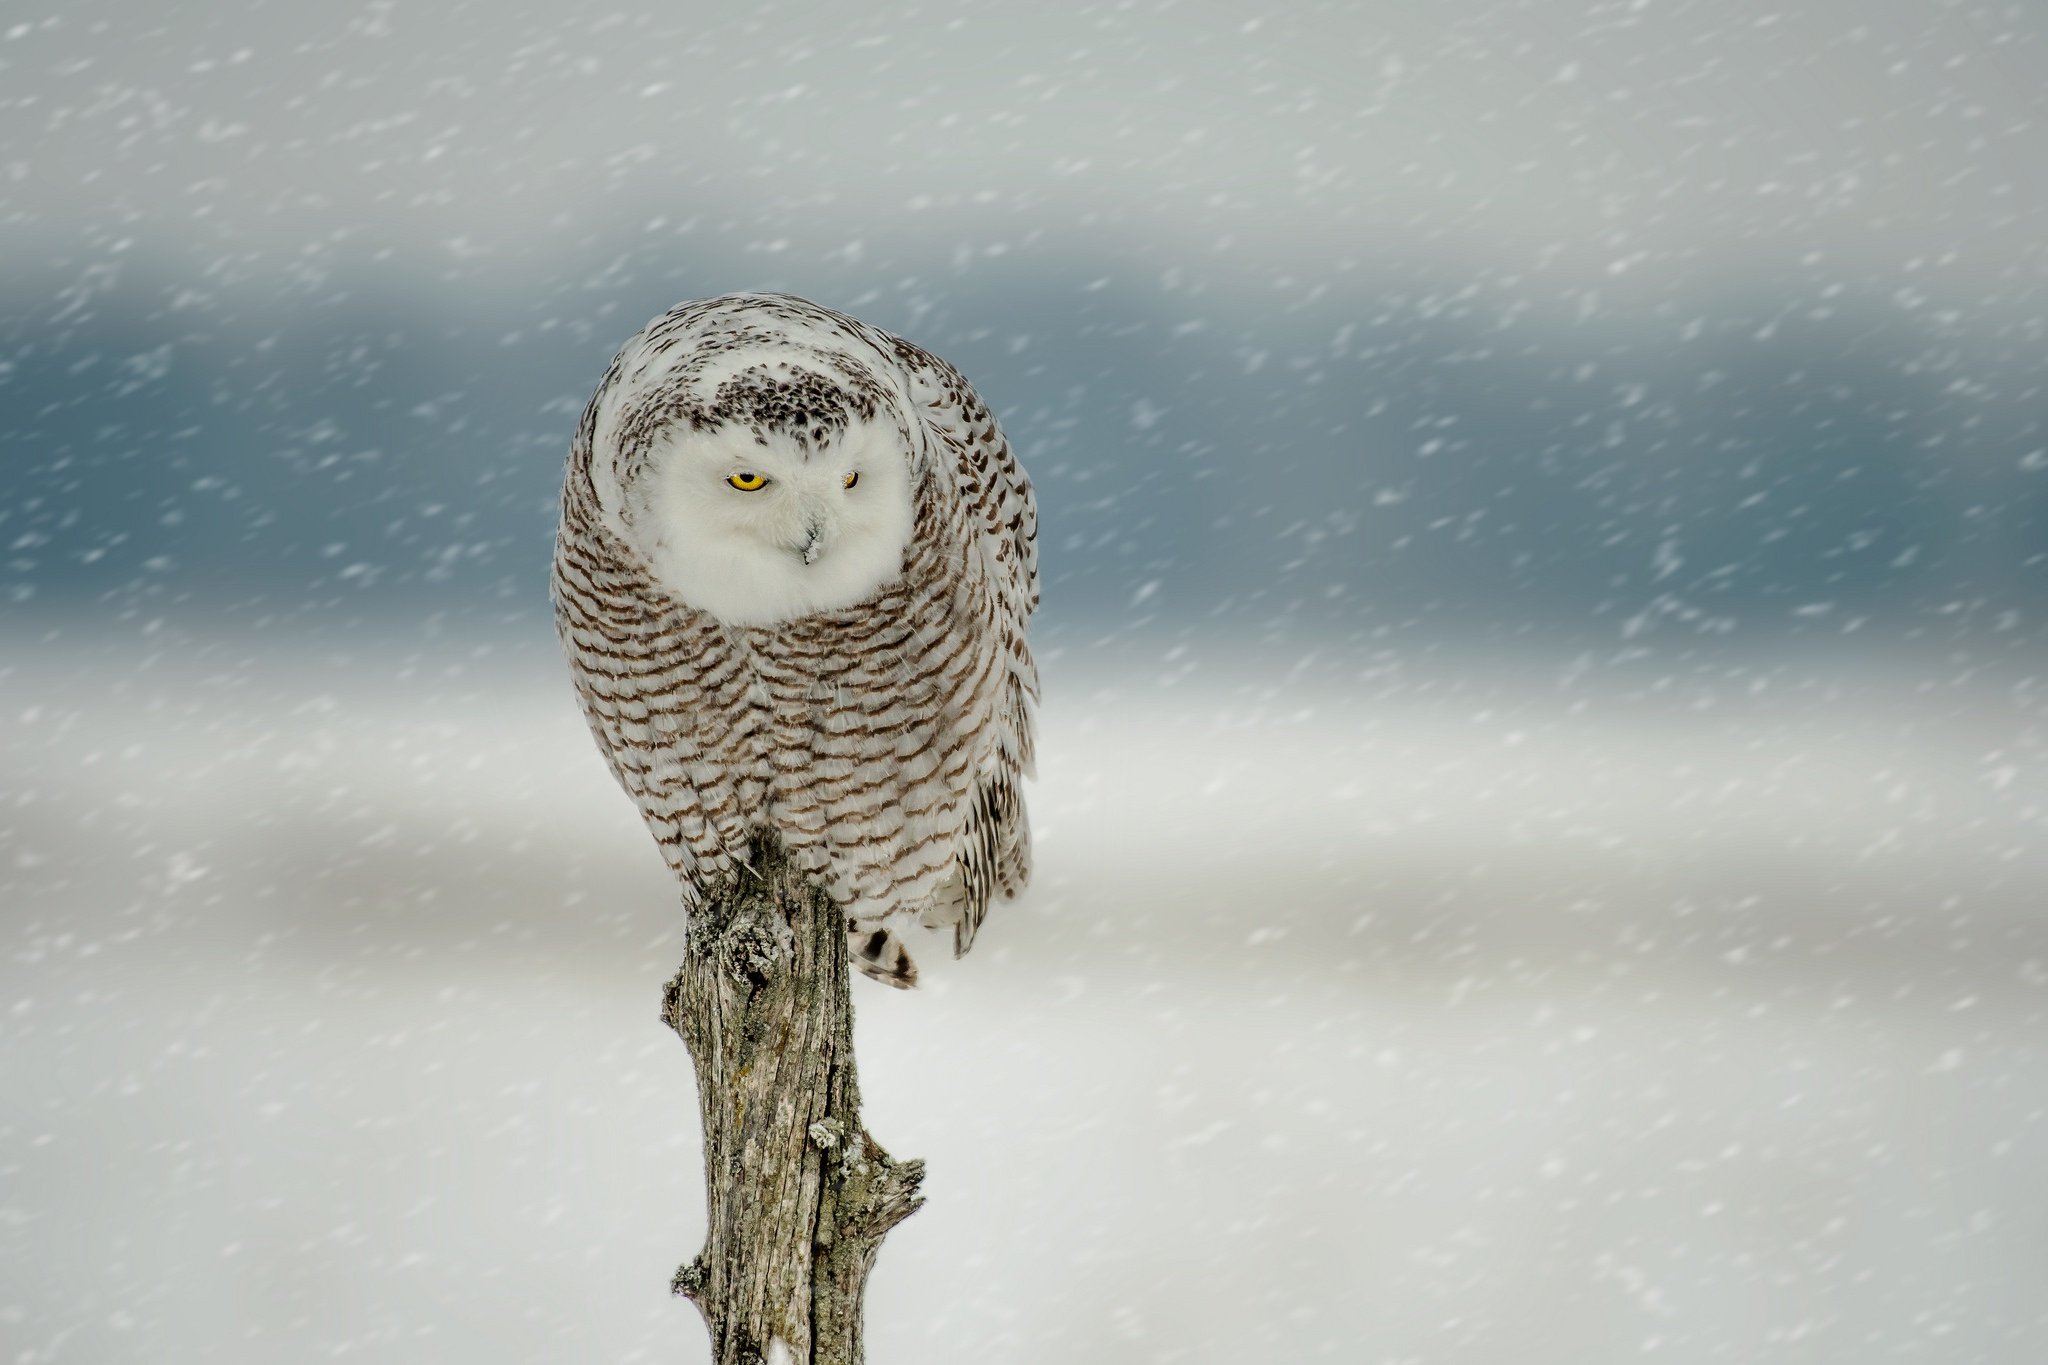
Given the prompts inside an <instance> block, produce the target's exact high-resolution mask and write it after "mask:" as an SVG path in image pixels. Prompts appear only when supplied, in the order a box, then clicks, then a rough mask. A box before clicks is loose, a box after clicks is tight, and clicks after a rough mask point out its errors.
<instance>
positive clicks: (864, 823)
mask: <svg viewBox="0 0 2048 1365" xmlns="http://www.w3.org/2000/svg"><path fill="white" fill-rule="evenodd" d="M714 306H715V308H714ZM692 309H694V310H698V311H697V313H696V314H695V325H696V326H697V327H698V328H699V329H700V330H701V329H702V328H703V327H704V326H706V325H712V326H716V325H718V324H719V323H720V322H722V321H723V319H725V318H727V317H735V318H743V319H744V320H745V321H746V322H747V323H748V324H749V325H766V324H767V323H770V322H773V321H774V320H776V319H778V318H783V317H786V316H789V315H791V314H792V313H794V316H795V317H796V318H797V319H798V320H799V322H800V325H801V326H802V328H803V329H804V334H805V341H806V344H808V345H813V346H815V345H816V344H817V337H818V336H819V334H820V333H821V332H823V333H826V334H835V333H836V334H840V335H843V336H844V337H845V344H846V346H847V348H848V350H849V351H852V352H855V353H857V354H858V357H859V360H860V362H861V363H863V364H891V363H893V364H895V365H897V366H898V367H899V368H900V378H901V379H902V381H903V386H904V392H905V393H906V394H907V396H908V397H909V399H910V402H911V406H912V407H913V408H914V409H915V411H914V412H913V413H912V414H911V416H912V418H913V420H916V421H918V422H921V423H922V424H923V426H924V430H925V434H926V436H927V437H928V445H927V450H928V453H927V454H925V455H923V456H922V458H920V457H918V455H917V454H916V453H914V452H905V457H906V458H907V459H913V461H914V467H915V468H917V470H918V473H917V475H916V481H915V484H914V495H915V530H914V532H913V534H912V536H911V538H910V541H909V544H908V545H907V547H906V549H905V551H904V561H903V572H902V575H901V577H900V578H898V579H897V580H895V581H893V582H891V583H887V584H885V585H884V586H883V587H882V588H881V589H880V590H879V591H878V592H877V593H876V594H875V595H874V596H873V597H871V598H869V599H868V600H866V601H864V602H861V603H858V604H856V605H854V606H852V607H848V608H844V609H841V610H837V611H830V612H824V613H820V614H817V615H813V616H806V617H801V618H799V619H796V620H792V621H786V622H782V623H779V624H776V625H772V626H735V625H729V624H726V623H724V622H721V621H719V620H717V619H716V618H714V617H712V616H710V615H709V614H708V613H706V612H703V611H701V610H698V609H696V608H693V607H691V606H689V605H687V604H685V603H683V602H681V601H678V600H676V599H675V598H674V597H673V596H671V595H670V594H668V593H667V592H666V591H665V590H664V589H662V588H661V587H659V586H658V585H657V584H656V583H655V582H654V581H653V580H652V578H651V577H650V575H649V573H648V571H647V568H646V566H645V565H644V564H642V563H640V562H639V561H638V560H637V558H636V556H635V555H634V554H633V553H632V552H631V550H630V549H629V548H628V547H627V546H626V545H625V544H624V543H623V542H622V541H621V539H620V538H619V537H618V536H617V535H615V534H614V533H613V532H612V530H611V529H610V528H609V527H607V526H606V524H605V523H604V521H603V519H602V517H601V516H600V515H599V510H598V505H597V495H596V493H595V491H594V489H593V486H592V475H591V469H592V462H593V459H603V458H605V457H606V454H607V452H605V451H602V450H594V449H593V432H594V428H595V425H596V424H595V422H594V421H593V419H592V417H591V415H590V413H594V412H595V411H596V410H597V408H598V406H599V404H600V403H601V402H603V401H606V400H607V395H608V394H609V393H610V391H611V390H612V388H613V387H614V385H615V384H616V383H617V382H618V376H619V374H620V372H621V369H622V362H623V361H624V360H625V359H626V357H627V355H628V353H629V352H632V351H633V350H634V347H635V345H639V346H641V347H642V349H643V350H644V349H645V348H646V346H647V345H648V344H650V343H649V338H653V339H654V340H655V341H656V342H665V341H666V340H667V338H668V337H670V336H672V335H673V334H674V333H675V331H676V329H677V328H678V327H679V326H681V325H682V323H680V322H678V319H682V320H683V322H689V321H690V320H691V318H690V312H689V310H692ZM705 310H711V311H705ZM590 413H586V417H585V421H584V423H583V424H582V427H581V428H580V429H579V432H578V436H577V441H576V444H575V446H574V447H573V448H572V450H571V453H570V464H569V475H568V479H567V482H566V485H565V488H564V492H563V501H562V521H561V528H560V532H559V535H558V537H557V545H556V554H555V563H554V575H553V596H554V598H555V605H556V619H557V625H558V627H559V629H560V632H561V636H562V640H563V643H564V645H565V647H566V649H567V652H568V656H569V661H570V666H571V672H572V675H573V677H574V679H575V683H576V688H577V692H578V694H579V696H580V698H581V700H582V704H583V708H584V712H585V714H586V716H587V717H588V719H589V721H590V726H591V730H592V732H593V734H594V735H595V736H596V738H597V742H598V747H599V749H600V750H602V751H603V753H604V754H605V757H606V759H607V760H608V762H609V763H610V765H611V768H612V771H613V773H614V775H615V776H616V777H617V778H618V780H619V782H620V784H621V785H622V786H623V787H624V788H625V790H626V791H627V792H628V794H630V795H631V796H632V798H633V799H634V801H635V803H636V804H637V805H638V806H639V808H640V811H641V814H642V815H643V817H644V818H645V819H646V821H647V824H648V827H649V829H650V830H651V831H652V832H653V834H654V837H655V839H656V840H657V842H658V843H659V844H660V846H661V850H662V853H663V856H664V857H665V858H666V859H667V860H668V863H669V865H670V866H671V867H672V868H673V869H674V870H675V871H676V873H677V874H678V876H679V878H680V879H681V881H682V883H683V886H684V890H685V901H686V903H694V901H695V900H696V899H697V898H698V897H700V896H701V895H703V894H704V893H705V892H707V891H708V890H710V889H711V888H712V887H714V886H715V885H717V884H718V883H720V882H721V881H722V880H724V879H726V878H728V877H730V876H732V875H734V874H735V873H736V871H737V869H738V868H740V867H742V866H744V865H745V864H746V863H747V860H748V857H749V850H750V846H751V844H752V841H753V837H754V832H755V831H756V830H760V829H766V830H770V831H773V832H774V833H775V834H776V835H778V836H779V837H780V838H781V840H782V842H783V844H784V846H785V847H787V848H788V849H789V850H790V852H791V854H792V856H794V857H796V858H797V859H798V861H799V863H800V865H801V866H803V867H804V868H805V869H806V870H807V871H808V872H810V873H812V874H813V875H815V876H817V877H818V878H819V880H820V881H821V883H822V884H823V885H824V886H825V887H826V888H827V890H828V891H829V892H830V893H831V894H832V896H833V897H834V898H835V899H836V900H838V901H839V902H841V903H842V904H843V905H844V906H845V908H846V910H847V913H848V917H849V921H850V923H851V924H852V925H854V926H855V927H856V932H855V934H854V942H855V944H856V945H857V951H856V957H857V959H859V960H861V963H862V965H863V968H864V969H865V970H868V971H869V972H870V974H871V975H878V976H882V977H883V978H884V979H889V980H891V981H892V984H899V985H900V984H908V982H909V980H911V979H914V970H915V969H914V968H913V967H911V965H910V963H909V960H908V958H907V957H906V956H904V955H903V951H902V948H901V946H900V945H899V944H897V943H895V942H894V940H893V937H891V936H890V935H889V934H888V933H887V932H886V930H884V929H883V928H882V927H881V922H882V920H883V919H884V918H885V917H887V916H891V915H896V914H899V913H901V914H915V915H918V916H920V917H921V918H922V919H923V921H924V922H925V923H926V924H928V925H933V926H940V925H945V924H951V925H952V926H953V929H954V946H955V951H956V953H964V952H965V951H966V950H967V948H968V946H969V945H970V944H971V943H972V942H973V940H974V936H975V931H976V930H977V929H978V928H979V927H980V925H981V921H982V917H983V915H984V914H985V913H986V910H987V906H988V902H989V900H990V899H991V898H992V897H993V896H994V894H995V893H997V892H998V891H1000V892H1003V893H1005V894H1012V895H1014V894H1015V893H1016V892H1017V891H1019V890H1021V889H1022V887H1023V885H1024V883H1025V881H1026V880H1027V878H1028V877H1029V875H1030V831H1029V826H1028V822H1027V820H1026V816H1025V811H1024V804H1023V799H1022V793H1021V791H1020V789H1019V783H1020V780H1021V778H1022V777H1023V776H1024V775H1026V774H1027V773H1028V772H1029V770H1030V766H1031V757H1032V754H1031V751H1032V741H1031V735H1032V725H1033V721H1032V710H1033V707H1034V706H1035V704H1036V700H1037V675H1036V671H1035V668H1034V666H1033V663H1032V659H1031V654H1030V650H1029V645H1028V642H1027V640H1026V638H1025V624H1026V622H1027V620H1028V618H1029V616H1030V614H1031V611H1032V609H1033V608H1034V607H1035V606H1036V604H1037V596H1038V593H1037V561H1036V548H1035V538H1036V530H1037V517H1036V510H1035V507H1034V505H1033V499H1032V494H1031V487H1030V484H1029V482H1028V481H1027V480H1026V479H1025V478H1024V476H1023V473H1022V471H1021V470H1020V469H1019V468H1018V466H1017V463H1016V460H1015V458H1014V457H1013V456H1012V454H1011V452H1010V449H1009V446H1008V444H1007V442H1005V441H1004V439H1003V437H1002V435H1001V433H1000V432H999V431H998V430H997V428H996V424H995V421H994V419H993V418H992V417H991V416H989V414H988V411H987V409H986V408H985V407H984V406H983V405H982V404H981V402H980V400H979V399H978V398H977V397H976V396H975V395H974V393H973V390H972V389H971V388H969V387H968V386H967V383H966V381H965V380H964V379H962V378H961V377H960V376H959V374H958V373H957V372H956V371H954V370H953V369H952V367H951V366H949V365H946V364H945V362H943V361H940V360H938V359H936V358H935V357H932V356H930V355H928V354H927V353H925V352H923V351H921V350H918V349H917V348H916V347H913V346H910V345H909V344H908V343H905V342H901V341H898V340H897V339H896V338H893V337H890V336H888V335H887V334H886V333H880V332H877V331H875V330H874V329H872V328H867V327H865V326H864V325H863V324H860V323H857V322H854V321H853V320H851V319H847V318H843V317H842V316H840V315H838V314H835V313H830V312H829V311H828V310H824V309H818V308H816V307H815V306H814V305H810V304H805V303H803V302H802V301H801V300H791V299H787V298H785V297H783V296H759V295H756V296H740V297H738V298H735V299H727V300H711V301H707V302H706V303H702V304H694V305H685V307H684V308H681V309H677V310H675V311H674V312H672V313H670V314H669V315H668V316H667V318H664V319H662V320H659V321H657V322H656V323H655V324H653V325H651V326H650V327H649V329H648V330H647V332H645V333H643V334H642V337H641V338H636V341H635V343H629V345H628V348H627V350H626V351H622V352H621V357H620V360H619V361H615V362H614V364H613V367H612V371H611V373H609V374H608V375H607V378H606V382H605V384H604V385H603V386H601V387H600V389H599V391H598V393H597V395H596V396H595V397H593V398H592V400H591V410H590ZM877 935H879V938H878V937H877ZM870 949H872V950H873V951H870Z"/></svg>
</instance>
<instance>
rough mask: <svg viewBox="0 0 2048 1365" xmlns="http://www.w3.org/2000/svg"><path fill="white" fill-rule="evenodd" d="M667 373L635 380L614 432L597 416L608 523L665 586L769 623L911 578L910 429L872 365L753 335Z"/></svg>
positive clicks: (599, 481) (599, 482)
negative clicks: (906, 571)
mask: <svg viewBox="0 0 2048 1365" xmlns="http://www.w3.org/2000/svg"><path fill="white" fill-rule="evenodd" d="M645 377H646V376H642V378H643V379H644V378H645ZM665 378H667V379H668V380H669V381H671V382H668V383H663V384H659V385H653V386H650V385H647V384H646V383H644V382H643V383H640V384H634V385H631V386H630V387H631V388H633V389H634V390H637V395H636V396H637V399H638V401H636V402H633V403H631V404H630V405H627V406H622V407H621V408H620V409H619V410H617V411H615V412H614V413H613V414H612V416H613V418H614V420H613V422H612V423H611V424H610V425H611V430H610V432H609V433H607V432H605V431H603V430H602V428H603V427H604V425H605V423H604V421H603V420H602V418H600V422H599V427H600V430H599V432H598V435H599V437H600V441H599V458H598V459H597V460H596V461H594V463H593V468H592V475H593V479H592V482H593V485H594V486H595V488H596V491H597V494H598V501H599V504H600V507H602V508H603V510H604V511H605V512H606V514H607V516H606V520H607V521H609V522H611V523H612V525H613V529H614V530H615V531H616V532H617V533H618V534H620V535H621V536H622V537H623V538H624V539H625V541H626V543H627V544H628V545H629V546H630V547H631V548H632V549H634V550H635V551H636V552H637V553H638V554H639V556H640V558H641V560H642V561H643V562H644V563H645V564H646V566H647V568H648V570H649V572H650V573H651V574H652V576H653V577H654V579H655V580H656V582H657V583H659V584H660V585H661V587H663V588H664V589H666V590H667V591H668V592H669V593H671V594H673V595H674V596H675V597H676V598H677V599H679V600H681V601H683V602H686V603H688V604H689V605H691V606H693V607H698V608H700V609H702V610H704V611H708V612H710V613H711V614H712V615H713V616H716V617H718V618H719V619H720V620H722V621H726V622H729V623H731V624H734V625H767V624H771V623H774V622H777V621H788V620H793V619H795V618H798V617H802V616H810V615H814V614H816V613H818V612H822V611H832V610H835V609H838V608H841V607H849V606H852V605H854V604H855V603H857V602H860V601H862V600H863V599H865V598H867V597H869V596H871V595H872V594H873V593H874V592H875V591H876V590H877V589H879V588H881V587H882V586H883V585H885V584H887V583H889V582H891V581H893V580H894V579H896V578H897V577H898V576H899V575H900V574H901V573H902V570H903V550H904V546H905V544H906V543H907V542H908V541H909V539H910V534H911V529H912V526H913V523H914V521H915V512H914V507H913V496H912V495H913V489H912V479H913V464H914V461H913V453H912V452H911V451H910V450H909V449H908V445H909V439H908V437H909V430H910V428H909V427H908V425H907V423H906V422H905V421H904V420H903V419H902V417H901V415H900V411H899V409H900V402H899V398H898V395H896V394H894V393H893V392H891V391H890V390H889V389H888V388H886V387H885V386H884V385H883V384H882V383H881V382H880V381H879V380H878V379H877V378H876V376H875V375H874V373H873V372H872V370H871V369H870V368H869V367H867V366H865V365H863V364H861V363H860V362H859V361H858V360H856V359H853V358H851V357H849V356H847V355H845V354H840V353H825V352H820V351H819V350H818V349H817V348H815V347H791V346H786V345H783V346H778V345H770V344H763V343H762V342H761V341H760V340H759V339H758V338H755V339H752V341H751V344H744V345H736V346H732V347H730V348H727V349H725V350H723V351H720V350H717V349H715V348H714V349H713V350H711V351H709V352H708V353H707V352H705V351H703V350H700V351H698V352H697V353H695V355H694V356H693V357H692V363H689V364H687V365H685V366H683V367H679V368H678V369H677V370H675V371H672V372H670V373H669V374H668V375H667V376H665ZM606 435H609V437H610V440H609V441H606V440H604V439H603V438H604V437H605V436H606ZM607 445H608V446H609V447H610V450H609V453H610V455H611V457H612V458H611V459H609V460H606V459H604V458H603V455H604V454H605V453H607V452H606V450H605V447H606V446H607ZM607 476H609V477H607Z"/></svg>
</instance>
